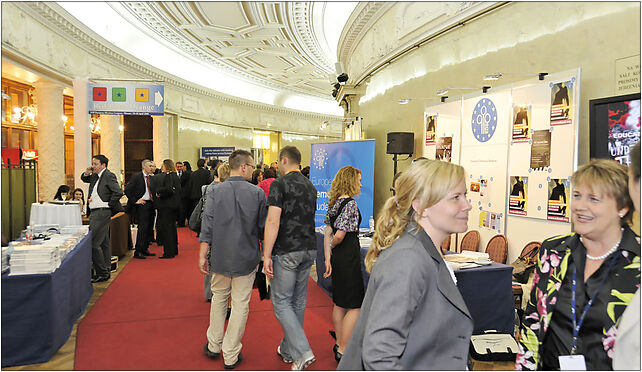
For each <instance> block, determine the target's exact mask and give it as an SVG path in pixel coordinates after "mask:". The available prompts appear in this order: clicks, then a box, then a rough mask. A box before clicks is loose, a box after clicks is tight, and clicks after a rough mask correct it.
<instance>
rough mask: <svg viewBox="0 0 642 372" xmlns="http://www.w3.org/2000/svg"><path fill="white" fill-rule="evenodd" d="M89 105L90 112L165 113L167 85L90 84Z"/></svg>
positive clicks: (118, 113)
mask: <svg viewBox="0 0 642 372" xmlns="http://www.w3.org/2000/svg"><path fill="white" fill-rule="evenodd" d="M87 95H88V96H87V97H88V100H87V106H88V111H89V113H90V114H105V115H164V114H165V86H164V85H157V84H145V83H131V82H122V83H119V82H109V83H96V84H89V91H88V92H87Z"/></svg>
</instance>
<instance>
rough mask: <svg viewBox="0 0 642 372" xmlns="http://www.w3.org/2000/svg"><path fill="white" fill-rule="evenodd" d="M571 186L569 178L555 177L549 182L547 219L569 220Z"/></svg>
mask: <svg viewBox="0 0 642 372" xmlns="http://www.w3.org/2000/svg"><path fill="white" fill-rule="evenodd" d="M569 186H570V185H569V181H568V179H561V178H553V179H551V180H550V181H549V182H548V208H547V210H546V219H547V220H549V221H559V222H569V216H568V214H569V209H570V205H569V202H570V199H569V194H570V193H569V188H570V187H569Z"/></svg>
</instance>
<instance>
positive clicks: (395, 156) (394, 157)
mask: <svg viewBox="0 0 642 372" xmlns="http://www.w3.org/2000/svg"><path fill="white" fill-rule="evenodd" d="M392 161H393V162H394V163H395V168H394V169H395V170H394V173H393V174H392V176H393V177H394V176H395V175H396V174H397V154H394V155H392Z"/></svg>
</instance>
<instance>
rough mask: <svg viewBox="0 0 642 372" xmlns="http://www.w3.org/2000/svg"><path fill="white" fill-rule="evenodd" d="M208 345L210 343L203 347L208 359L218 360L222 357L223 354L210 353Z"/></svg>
mask: <svg viewBox="0 0 642 372" xmlns="http://www.w3.org/2000/svg"><path fill="white" fill-rule="evenodd" d="M207 345H208V343H205V346H203V354H205V355H207V357H208V358H210V359H216V358H218V357H220V356H221V353H215V352H213V351H210V348H209V347H208V346H207Z"/></svg>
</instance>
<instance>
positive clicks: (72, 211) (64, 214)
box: [29, 203, 82, 227]
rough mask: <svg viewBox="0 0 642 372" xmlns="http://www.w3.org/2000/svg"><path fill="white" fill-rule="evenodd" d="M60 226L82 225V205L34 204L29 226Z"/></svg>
mask: <svg viewBox="0 0 642 372" xmlns="http://www.w3.org/2000/svg"><path fill="white" fill-rule="evenodd" d="M47 224H59V225H60V227H63V226H69V225H71V226H78V225H82V215H81V213H80V204H79V203H71V204H53V203H43V204H40V203H33V204H31V212H30V214H29V225H31V226H33V225H47Z"/></svg>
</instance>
